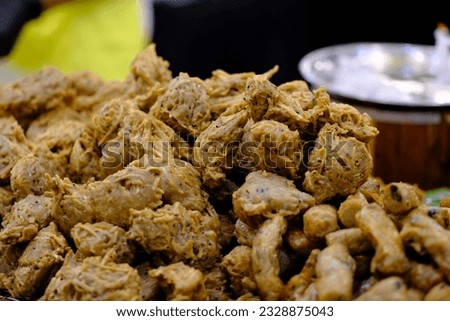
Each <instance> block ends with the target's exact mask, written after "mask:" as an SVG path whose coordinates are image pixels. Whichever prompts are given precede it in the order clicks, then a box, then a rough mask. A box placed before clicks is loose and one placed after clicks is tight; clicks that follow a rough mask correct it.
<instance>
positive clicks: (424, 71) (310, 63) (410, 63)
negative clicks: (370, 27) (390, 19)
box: [299, 43, 450, 108]
mask: <svg viewBox="0 0 450 321" xmlns="http://www.w3.org/2000/svg"><path fill="white" fill-rule="evenodd" d="M433 60H435V54H434V47H433V46H426V45H414V44H407V43H350V44H343V45H336V46H330V47H325V48H322V49H318V50H315V51H312V52H310V53H309V54H307V55H306V56H304V57H303V58H302V59H301V60H300V62H299V70H300V73H301V74H302V76H303V78H304V79H305V80H306V81H307V82H309V83H310V84H311V86H312V87H316V88H317V87H319V86H321V85H324V86H326V87H327V91H328V92H329V93H330V94H331V95H332V96H336V97H341V98H348V99H351V100H356V101H360V102H364V103H372V104H380V105H387V106H397V107H402V108H403V107H408V108H424V107H434V108H444V107H445V108H448V107H450V72H449V73H447V74H444V76H445V75H448V78H449V79H448V80H447V79H446V80H445V81H443V79H442V75H439V76H438V77H437V76H434V75H432V74H431V72H430V70H431V67H432V66H431V63H432V62H433ZM448 66H449V67H450V61H449V64H448Z"/></svg>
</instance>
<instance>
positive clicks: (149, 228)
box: [128, 203, 220, 267]
mask: <svg viewBox="0 0 450 321" xmlns="http://www.w3.org/2000/svg"><path fill="white" fill-rule="evenodd" d="M130 213H131V216H132V225H131V228H130V230H129V232H128V236H129V237H130V238H131V239H133V240H136V241H137V242H138V243H139V244H141V245H142V246H143V247H144V249H145V250H146V251H147V252H149V253H154V252H160V253H163V254H165V255H166V256H167V257H168V258H169V259H170V260H171V261H172V262H178V261H184V262H189V263H190V264H193V265H194V266H204V267H205V266H206V267H209V266H211V265H212V264H213V263H214V262H215V261H216V259H217V257H218V256H219V250H220V248H219V247H220V246H219V244H218V243H217V230H218V228H219V220H218V218H217V216H210V215H208V214H203V213H200V212H199V211H192V210H188V209H186V208H185V207H184V206H182V205H181V204H180V203H175V204H174V205H165V206H164V207H162V208H159V209H157V210H152V209H151V208H146V209H143V210H131V211H130Z"/></svg>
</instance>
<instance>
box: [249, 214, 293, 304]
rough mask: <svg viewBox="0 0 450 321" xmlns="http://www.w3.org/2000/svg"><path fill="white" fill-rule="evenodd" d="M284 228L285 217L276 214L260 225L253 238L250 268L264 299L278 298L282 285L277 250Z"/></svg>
mask: <svg viewBox="0 0 450 321" xmlns="http://www.w3.org/2000/svg"><path fill="white" fill-rule="evenodd" d="M286 228H287V221H286V218H285V217H284V216H282V215H276V216H274V217H273V218H272V219H268V220H266V221H265V222H264V223H263V224H262V225H261V227H260V228H259V230H258V233H256V236H255V238H254V240H253V248H252V269H253V274H254V277H255V281H256V285H257V286H258V289H259V295H260V296H261V298H262V299H264V300H278V299H279V298H280V295H281V292H282V290H283V287H284V284H283V281H282V280H281V279H280V277H279V272H280V263H279V261H278V254H277V252H278V250H279V248H280V247H281V244H282V242H283V234H284V232H286Z"/></svg>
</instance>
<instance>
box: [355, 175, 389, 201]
mask: <svg viewBox="0 0 450 321" xmlns="http://www.w3.org/2000/svg"><path fill="white" fill-rule="evenodd" d="M383 186H384V183H383V181H382V180H381V179H380V178H377V177H373V176H370V177H369V178H368V179H367V180H366V181H365V182H364V184H362V185H361V186H360V187H359V188H358V191H359V192H361V193H362V194H363V195H364V197H365V198H366V200H367V201H368V202H370V203H373V202H375V203H378V204H380V205H381V204H382V203H383V200H382V199H383V198H382V190H383Z"/></svg>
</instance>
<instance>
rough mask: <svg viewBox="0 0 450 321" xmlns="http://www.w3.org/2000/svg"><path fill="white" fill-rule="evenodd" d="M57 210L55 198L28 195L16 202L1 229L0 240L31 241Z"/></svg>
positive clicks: (11, 241)
mask: <svg viewBox="0 0 450 321" xmlns="http://www.w3.org/2000/svg"><path fill="white" fill-rule="evenodd" d="M54 210H55V199H54V198H53V197H50V196H48V195H41V196H36V195H32V194H30V195H28V196H27V197H25V198H24V199H22V200H20V201H18V202H16V203H14V205H13V207H12V209H11V212H9V213H8V214H7V215H6V216H5V218H4V220H3V222H2V226H3V229H2V230H0V241H1V242H6V243H11V244H15V243H22V242H26V241H31V240H32V239H33V238H34V237H35V236H36V235H37V234H38V232H39V231H40V230H41V229H43V228H44V227H46V226H47V225H48V224H49V223H50V221H51V219H52V214H53V212H54Z"/></svg>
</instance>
